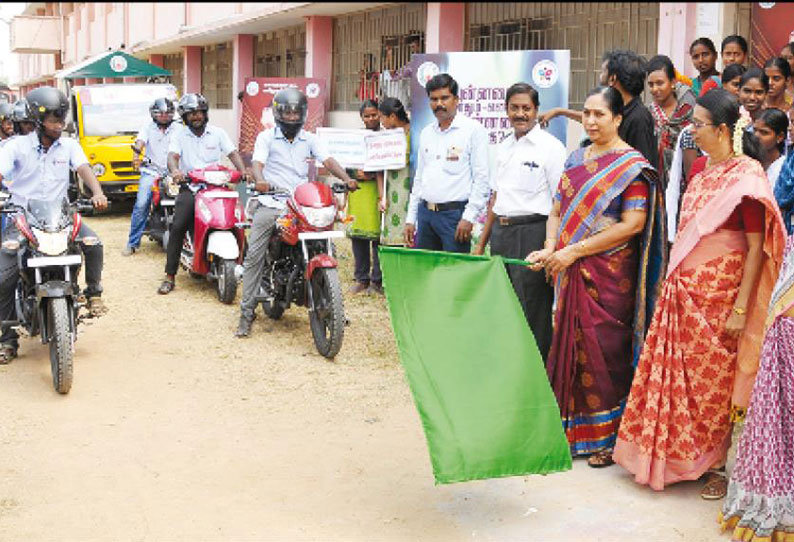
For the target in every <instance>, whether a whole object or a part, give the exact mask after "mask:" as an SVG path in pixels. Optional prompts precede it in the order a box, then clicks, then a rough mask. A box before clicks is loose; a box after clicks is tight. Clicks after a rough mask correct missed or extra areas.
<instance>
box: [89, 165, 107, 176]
mask: <svg viewBox="0 0 794 542" xmlns="http://www.w3.org/2000/svg"><path fill="white" fill-rule="evenodd" d="M91 169H93V170H94V175H96V176H97V177H101V176H102V175H104V174H105V165H104V164H102V163H101V162H97V163H96V164H94V165H93V166H91Z"/></svg>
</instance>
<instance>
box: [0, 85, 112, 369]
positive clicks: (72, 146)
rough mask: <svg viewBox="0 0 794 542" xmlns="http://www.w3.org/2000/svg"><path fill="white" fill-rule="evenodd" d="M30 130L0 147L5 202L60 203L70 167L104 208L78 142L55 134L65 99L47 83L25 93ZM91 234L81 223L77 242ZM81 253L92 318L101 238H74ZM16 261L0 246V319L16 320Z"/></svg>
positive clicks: (97, 301) (96, 310)
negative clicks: (6, 193)
mask: <svg viewBox="0 0 794 542" xmlns="http://www.w3.org/2000/svg"><path fill="white" fill-rule="evenodd" d="M27 99H28V104H29V108H30V111H31V113H32V115H31V116H32V117H33V118H35V121H36V128H37V129H36V131H34V132H31V133H29V134H28V135H24V136H18V137H15V138H13V139H12V140H10V141H9V142H8V144H7V145H5V146H3V147H2V148H1V149H0V182H5V181H7V184H8V191H9V193H10V194H11V200H10V201H11V203H12V204H14V205H18V206H20V207H25V206H26V205H27V204H28V201H30V200H43V201H60V200H62V199H64V198H67V190H68V188H69V172H70V171H74V172H75V173H76V174H77V175H79V176H80V178H81V179H82V180H83V182H84V183H85V185H86V186H87V187H88V188H89V189H90V190H91V193H92V194H93V196H92V197H91V203H92V204H93V205H94V207H96V208H97V209H105V208H107V203H108V202H107V198H106V197H105V195H104V194H103V193H102V187H101V186H100V184H99V181H98V180H97V178H96V176H95V175H94V172H93V170H92V169H91V165H90V164H89V163H88V159H87V158H86V156H85V153H84V152H83V149H82V148H81V147H80V143H78V142H77V140H75V139H71V138H69V137H61V134H62V132H63V128H64V126H65V118H66V114H67V112H68V111H69V102H68V101H67V99H66V96H65V95H64V94H63V93H62V92H61V91H59V90H58V89H55V88H53V87H39V88H37V89H34V90H32V91H31V92H30V93H28V95H27ZM5 235H6V238H8V239H15V238H17V237H19V236H20V234H19V232H18V230H17V227H16V225H15V224H14V223H13V222H11V223H10V224H9V225H8V228H7V231H6V232H5ZM89 237H90V238H93V239H95V240H98V237H97V235H96V234H95V233H94V232H93V231H92V230H91V229H90V228H89V227H88V226H87V225H86V224H85V222H83V223H82V225H81V226H80V230H79V231H78V232H77V238H78V240H82V239H86V238H89ZM80 248H81V250H82V252H83V255H84V256H85V281H86V288H85V290H84V291H83V293H84V294H85V296H86V298H87V299H88V309H89V311H90V312H91V314H92V315H93V316H99V315H100V314H102V313H103V312H105V307H104V304H103V303H102V300H101V295H102V263H103V248H102V243H101V242H95V243H91V244H85V243H82V242H80ZM18 265H19V261H18V255H17V251H16V249H12V248H5V247H4V248H3V249H2V250H0V321H12V320H15V319H16V307H15V303H14V292H15V290H16V287H17V283H18V281H19V267H18ZM17 339H18V335H17V332H16V331H15V330H14V329H13V328H11V327H10V326H2V336H0V343H1V344H0V365H2V364H5V363H8V362H9V361H11V360H12V359H14V358H15V357H16V355H17V347H18V342H17Z"/></svg>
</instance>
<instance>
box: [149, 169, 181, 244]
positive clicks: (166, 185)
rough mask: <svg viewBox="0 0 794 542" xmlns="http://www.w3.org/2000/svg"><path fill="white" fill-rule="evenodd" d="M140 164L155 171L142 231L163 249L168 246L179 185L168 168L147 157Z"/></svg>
mask: <svg viewBox="0 0 794 542" xmlns="http://www.w3.org/2000/svg"><path fill="white" fill-rule="evenodd" d="M142 165H144V166H146V167H150V168H151V169H153V170H154V171H156V172H157V177H156V178H155V180H154V183H153V184H152V202H151V205H150V206H149V218H148V220H147V222H146V230H145V232H144V233H146V235H148V236H149V239H151V240H152V241H154V242H156V243H160V246H162V247H163V250H165V248H166V247H167V246H168V237H169V235H170V232H171V224H172V223H173V222H174V205H175V204H176V197H177V195H178V194H179V185H178V184H176V183H175V182H174V179H173V178H172V177H171V174H170V173H169V172H168V169H166V168H164V167H160V166H158V165H157V164H155V163H154V162H152V161H151V160H149V159H148V158H145V159H144V160H143V164H142Z"/></svg>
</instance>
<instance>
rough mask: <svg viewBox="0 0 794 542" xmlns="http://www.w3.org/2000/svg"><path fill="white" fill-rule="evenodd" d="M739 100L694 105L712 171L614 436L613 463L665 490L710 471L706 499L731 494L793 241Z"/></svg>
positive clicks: (697, 187) (709, 99)
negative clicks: (736, 439)
mask: <svg viewBox="0 0 794 542" xmlns="http://www.w3.org/2000/svg"><path fill="white" fill-rule="evenodd" d="M739 119H740V115H739V104H738V101H737V100H736V98H735V97H734V96H733V95H732V94H730V93H729V92H727V91H725V90H723V89H715V90H711V91H709V92H708V93H706V94H705V95H704V96H702V97H701V98H699V99H698V105H697V107H696V108H695V112H694V115H693V122H692V124H693V126H694V129H695V132H694V135H695V141H696V143H697V144H698V146H699V147H700V148H701V149H702V150H703V151H704V152H706V153H708V155H709V160H710V163H709V164H708V165H707V167H706V169H705V170H704V171H702V172H701V173H699V174H697V175H695V176H694V177H693V178H692V180H691V183H690V185H689V186H688V187H687V192H686V194H684V198H683V200H682V206H681V222H680V225H679V229H678V234H677V235H676V238H675V242H674V244H673V248H672V251H671V253H670V262H669V266H668V270H667V278H666V279H665V282H664V285H663V287H662V291H661V293H660V295H659V298H658V301H657V305H656V311H655V313H654V315H653V319H652V321H651V326H650V329H649V330H648V336H647V338H646V341H645V345H644V346H643V349H642V354H641V356H640V361H639V364H638V366H637V371H636V374H635V377H634V381H633V383H632V386H631V393H630V395H629V400H628V404H627V405H626V411H625V413H624V415H623V420H622V422H621V425H620V430H619V432H618V441H617V444H616V446H615V453H614V459H615V461H616V462H617V463H619V464H620V465H622V466H623V467H624V468H626V469H627V470H629V471H630V472H631V473H633V474H634V478H635V480H636V481H637V482H638V483H640V484H648V485H650V486H651V487H652V488H653V489H656V490H662V489H663V488H664V487H665V486H666V485H669V484H672V483H675V482H678V481H682V480H696V479H698V478H700V477H701V476H702V475H703V474H704V473H706V471H709V472H710V474H709V476H707V480H706V486H705V487H704V488H703V491H702V493H701V496H702V497H703V498H704V499H718V498H722V497H724V495H725V493H726V491H727V480H726V478H725V476H724V474H723V472H724V468H725V467H724V465H725V460H726V455H727V451H728V448H729V446H730V442H731V432H732V421H735V420H737V419H741V418H742V416H743V413H744V410H745V409H746V407H747V405H748V403H749V399H750V392H751V390H752V386H753V381H754V378H755V373H756V371H757V368H758V362H759V359H760V351H761V340H762V338H763V327H764V320H765V317H766V307H767V305H768V303H769V299H770V296H771V293H772V287H773V286H774V284H775V280H776V278H777V275H778V270H779V268H780V262H781V259H782V253H783V245H784V241H785V233H784V230H783V222H782V219H781V217H780V212H779V210H778V208H777V205H776V203H775V199H774V196H773V195H772V191H771V188H770V187H769V183H768V181H767V179H766V175H765V174H764V170H763V168H762V166H761V164H760V163H759V162H758V161H757V160H756V159H754V158H753V157H751V155H752V156H756V155H757V154H756V153H757V152H758V145H757V140H756V139H755V137H754V136H752V135H750V134H749V133H748V132H746V131H745V130H744V126H743V124H744V123H743V122H742V121H740V120H739Z"/></svg>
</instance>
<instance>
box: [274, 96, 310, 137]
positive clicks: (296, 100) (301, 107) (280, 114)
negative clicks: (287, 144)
mask: <svg viewBox="0 0 794 542" xmlns="http://www.w3.org/2000/svg"><path fill="white" fill-rule="evenodd" d="M308 110H309V101H308V100H307V99H306V95H305V94H304V93H303V92H301V91H300V90H298V89H297V88H295V87H290V88H285V89H284V90H279V91H278V92H277V93H276V95H275V96H273V118H274V119H275V121H276V124H277V125H278V127H279V128H281V131H282V132H283V133H284V135H285V136H287V137H290V138H291V137H295V135H296V134H297V133H298V131H300V129H301V128H303V123H305V122H306V114H307V113H308ZM288 111H295V112H297V113H298V114H299V120H297V121H287V120H286V119H285V118H284V113H286V112H288Z"/></svg>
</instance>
